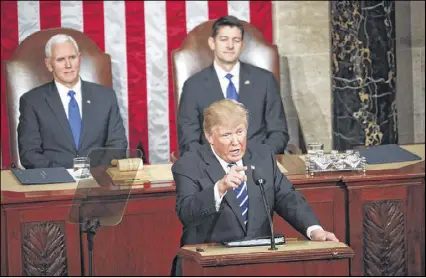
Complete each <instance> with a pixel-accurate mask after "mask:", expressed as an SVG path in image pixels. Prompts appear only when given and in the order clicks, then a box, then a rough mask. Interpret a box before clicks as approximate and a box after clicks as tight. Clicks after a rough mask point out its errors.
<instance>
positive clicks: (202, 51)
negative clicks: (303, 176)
mask: <svg viewBox="0 0 426 278" xmlns="http://www.w3.org/2000/svg"><path fill="white" fill-rule="evenodd" d="M214 21H215V20H209V21H206V22H204V23H202V24H200V25H198V26H197V27H195V28H194V29H193V30H192V31H191V32H189V33H188V35H187V37H186V38H185V39H184V41H183V42H182V44H181V46H180V48H178V49H176V50H174V51H173V52H172V74H173V85H174V98H175V106H176V109H175V110H176V116H177V111H178V108H179V101H180V96H181V94H182V88H183V84H184V83H185V81H186V80H187V79H188V78H189V77H190V76H192V75H194V74H195V73H197V72H199V71H201V70H202V69H203V68H205V67H207V66H209V65H211V64H212V63H213V59H214V57H213V52H212V51H211V50H210V48H209V45H208V43H207V40H208V38H209V36H211V33H212V25H213V23H214ZM241 22H242V24H243V26H244V48H243V52H242V53H241V56H240V61H242V62H244V63H248V64H251V65H254V66H257V67H260V68H264V69H266V70H269V71H270V72H272V73H273V75H274V76H275V78H276V79H277V82H278V84H280V65H279V60H280V58H279V54H278V48H277V46H276V45H273V44H271V43H269V42H268V41H267V40H266V39H265V37H264V36H263V34H262V33H261V32H260V31H259V30H258V29H256V27H254V26H253V25H251V24H250V23H248V22H246V21H241ZM287 148H288V150H289V152H292V153H297V152H298V150H297V149H298V148H297V147H295V146H291V145H289V146H288V147H287ZM177 157H178V155H177V154H176V153H172V154H171V160H172V161H173V160H175V159H176V158H177Z"/></svg>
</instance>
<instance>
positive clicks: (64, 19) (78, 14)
mask: <svg viewBox="0 0 426 278" xmlns="http://www.w3.org/2000/svg"><path fill="white" fill-rule="evenodd" d="M61 27H65V28H73V29H75V30H78V31H80V32H83V4H82V2H81V1H67V0H65V1H61Z"/></svg>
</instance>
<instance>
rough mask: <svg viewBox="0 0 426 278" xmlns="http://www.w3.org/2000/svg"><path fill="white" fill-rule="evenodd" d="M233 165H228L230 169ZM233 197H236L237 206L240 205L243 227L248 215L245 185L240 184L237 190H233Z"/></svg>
mask: <svg viewBox="0 0 426 278" xmlns="http://www.w3.org/2000/svg"><path fill="white" fill-rule="evenodd" d="M234 165H235V164H229V165H228V167H229V168H231V167H232V166H234ZM234 192H235V196H237V200H238V204H239V205H240V209H241V213H242V216H243V220H244V225H247V221H248V220H247V214H248V194H247V183H246V182H242V183H241V184H240V185H239V186H238V187H237V188H234Z"/></svg>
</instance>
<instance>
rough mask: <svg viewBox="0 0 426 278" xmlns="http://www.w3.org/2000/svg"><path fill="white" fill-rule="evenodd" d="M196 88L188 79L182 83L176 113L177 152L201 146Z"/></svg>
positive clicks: (196, 148)
mask: <svg viewBox="0 0 426 278" xmlns="http://www.w3.org/2000/svg"><path fill="white" fill-rule="evenodd" d="M196 90H197V88H196V86H194V85H193V84H190V83H189V82H188V81H186V82H185V84H184V85H183V90H182V95H181V98H180V102H179V109H178V115H177V133H178V142H179V154H180V156H182V155H183V154H184V153H185V152H188V151H196V150H198V149H200V147H201V144H200V142H201V137H202V132H203V128H202V123H201V122H200V119H201V117H200V116H201V115H200V113H199V110H198V106H197V100H196V98H195V94H196V93H197V91H196Z"/></svg>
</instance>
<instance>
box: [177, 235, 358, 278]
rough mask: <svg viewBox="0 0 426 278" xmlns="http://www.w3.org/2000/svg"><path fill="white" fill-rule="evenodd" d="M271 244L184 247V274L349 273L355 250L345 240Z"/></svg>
mask: <svg viewBox="0 0 426 278" xmlns="http://www.w3.org/2000/svg"><path fill="white" fill-rule="evenodd" d="M277 248H278V250H276V251H271V250H268V249H269V246H257V247H232V248H230V247H224V246H222V245H219V244H215V245H212V244H199V245H188V246H184V247H182V248H181V249H180V251H179V253H178V254H179V256H180V257H181V259H182V275H183V276H349V260H350V258H352V257H353V255H354V252H353V250H352V249H351V248H350V247H348V246H347V245H346V244H344V243H342V242H331V241H326V242H319V241H308V240H297V239H288V240H287V243H286V244H284V245H277Z"/></svg>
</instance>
